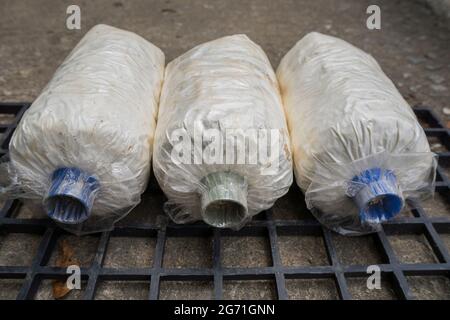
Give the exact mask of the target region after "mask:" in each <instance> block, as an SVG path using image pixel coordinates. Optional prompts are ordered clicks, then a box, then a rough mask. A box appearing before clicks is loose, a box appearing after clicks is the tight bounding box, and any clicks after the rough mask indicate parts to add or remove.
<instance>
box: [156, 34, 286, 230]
mask: <svg viewBox="0 0 450 320" xmlns="http://www.w3.org/2000/svg"><path fill="white" fill-rule="evenodd" d="M153 160H154V171H155V176H156V178H157V180H158V182H159V184H160V186H161V188H162V189H163V191H164V192H165V194H166V195H167V197H168V198H169V201H168V202H167V203H166V204H165V211H166V212H167V213H168V214H169V216H170V217H171V218H172V219H173V220H174V221H175V222H177V223H186V222H191V221H196V220H204V221H205V222H206V223H208V224H210V225H212V226H215V227H229V228H233V229H239V228H240V227H242V226H243V225H244V224H245V223H246V222H247V221H249V220H250V219H251V217H252V216H253V215H255V214H257V213H258V212H261V211H263V210H266V209H268V208H270V207H271V206H272V205H273V203H274V202H275V200H276V199H278V198H279V197H281V196H282V195H284V194H285V193H286V192H287V191H288V188H289V186H290V185H291V183H292V164H291V155H290V146H289V137H288V132H287V126H286V123H285V118H284V114H283V109H282V105H281V98H280V95H279V91H278V83H277V80H276V77H275V74H274V72H273V69H272V67H271V65H270V62H269V60H268V59H267V56H266V55H265V53H264V52H263V51H262V49H261V48H260V47H259V46H258V45H256V44H255V43H254V42H252V41H251V40H250V39H248V38H247V37H246V36H245V35H234V36H228V37H224V38H220V39H217V40H215V41H211V42H207V43H204V44H202V45H199V46H197V47H195V48H193V49H192V50H190V51H188V52H187V53H185V54H183V55H182V56H180V57H178V58H177V59H175V60H174V61H172V62H171V63H169V65H168V66H167V68H166V72H165V78H164V85H163V89H162V93H161V103H160V110H159V115H158V125H157V129H156V139H155V152H154V155H153Z"/></svg>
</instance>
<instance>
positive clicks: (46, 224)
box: [0, 103, 450, 299]
mask: <svg viewBox="0 0 450 320" xmlns="http://www.w3.org/2000/svg"><path fill="white" fill-rule="evenodd" d="M29 105H30V104H29V103H1V104H0V146H1V148H0V155H4V154H6V153H7V149H8V144H9V140H10V138H11V134H12V133H13V131H14V129H15V127H16V125H17V122H18V121H19V120H20V118H21V116H22V115H23V113H24V111H25V110H26V109H27V108H28V107H29ZM414 111H415V113H416V115H417V117H418V118H419V120H420V121H421V123H422V125H423V127H424V129H425V132H426V134H427V136H428V137H429V138H430V140H431V141H433V143H434V144H435V145H436V146H437V147H438V148H440V149H439V150H437V152H438V153H439V167H438V172H437V184H436V192H437V193H438V194H440V195H441V198H442V199H444V201H448V200H449V199H450V191H449V190H450V177H449V174H448V172H449V168H450V152H448V151H449V150H450V137H449V130H448V129H446V128H445V127H444V126H443V125H442V123H440V122H439V120H438V119H437V117H436V116H435V115H434V114H433V113H432V112H431V111H429V110H427V109H426V108H422V107H418V108H415V109H414ZM446 172H447V174H446ZM144 198H146V199H147V201H144V202H143V203H141V205H140V209H139V210H140V211H141V213H143V214H144V215H147V216H150V215H152V216H154V217H156V218H155V219H153V220H154V221H150V222H139V221H137V222H136V220H135V219H133V217H134V215H135V214H134V213H133V212H132V213H131V214H130V215H129V216H128V217H127V218H125V219H124V220H123V221H122V222H120V223H119V224H118V225H117V227H116V228H115V230H114V231H112V232H103V233H101V234H99V235H97V239H98V242H97V244H96V251H95V252H94V254H93V258H92V261H91V263H90V264H88V265H85V266H82V268H81V276H82V280H83V288H82V289H83V290H82V293H80V294H79V298H82V299H94V298H95V297H96V292H97V291H98V287H99V286H100V285H101V283H102V282H103V281H121V283H125V284H129V285H131V286H132V285H133V284H135V283H139V285H142V283H144V286H147V291H146V294H145V296H144V298H147V299H159V298H162V297H161V294H160V292H161V290H160V289H161V284H162V283H163V282H164V283H166V282H168V281H169V282H170V281H177V283H179V282H178V281H181V282H189V283H192V282H193V283H194V284H195V283H196V282H198V283H205V282H207V283H209V284H210V289H211V293H210V296H208V297H210V298H212V299H223V298H229V295H228V294H225V293H224V292H225V288H226V287H227V286H228V284H229V283H230V282H233V281H235V280H237V281H241V282H243V283H245V282H246V281H255V280H265V281H269V282H271V283H272V284H273V286H272V289H273V291H274V292H273V297H274V298H278V299H289V298H292V297H294V296H295V294H294V295H293V294H292V290H291V288H290V285H288V283H290V282H292V281H294V282H295V281H296V280H295V279H303V280H305V281H306V284H307V285H306V286H307V287H308V286H309V285H308V283H309V282H308V281H315V280H316V279H317V280H318V281H319V282H320V281H321V280H327V281H331V283H332V285H333V286H334V287H335V289H336V298H340V299H352V298H360V296H359V295H358V294H353V291H352V288H351V286H350V284H351V283H352V281H353V280H354V279H360V278H364V279H366V278H367V277H368V275H367V273H366V270H367V265H368V263H356V264H354V263H351V262H348V261H346V259H343V258H342V257H341V256H342V254H343V253H342V252H341V251H342V250H340V248H339V246H338V245H337V243H336V239H335V237H336V235H334V234H333V233H332V232H330V231H329V230H327V229H325V228H323V227H322V226H321V225H320V224H319V223H318V222H317V221H316V220H315V219H313V217H312V216H311V215H310V213H309V212H308V210H307V209H306V207H305V203H304V200H303V195H302V194H301V191H300V190H299V189H298V188H297V187H296V186H293V187H292V188H291V190H290V192H289V194H288V195H286V196H285V197H283V198H282V199H280V200H279V201H278V202H277V204H276V205H275V207H274V208H272V209H271V210H268V211H265V212H262V213H261V214H259V215H257V216H256V217H255V218H254V220H253V221H252V222H250V223H249V224H248V225H247V226H245V227H244V228H243V229H242V230H240V231H238V232H233V231H229V230H219V229H213V228H211V227H209V226H207V225H205V224H203V223H196V224H191V225H175V224H173V223H172V222H170V221H168V219H166V218H164V217H165V216H164V214H163V212H162V203H163V200H164V196H163V194H162V192H161V190H160V189H159V187H158V186H157V184H156V183H155V181H154V180H152V181H151V183H150V185H149V189H148V190H147V192H146V193H145V195H144ZM156 198H158V199H157V200H155V201H154V203H152V205H148V203H149V202H152V201H153V200H152V199H156ZM155 203H156V204H155ZM21 206H22V203H21V202H20V201H18V200H14V201H7V202H5V203H4V205H3V208H2V209H1V211H0V255H1V254H2V253H1V246H2V244H1V241H2V240H1V239H2V237H5V236H8V235H11V234H25V235H27V236H28V235H29V236H33V235H37V236H39V237H40V240H39V241H38V245H36V246H37V248H35V250H34V252H35V253H34V255H32V256H31V257H30V259H29V260H28V263H27V264H26V265H20V266H17V265H2V264H1V263H0V283H1V281H2V280H5V279H19V280H20V281H19V285H18V287H17V295H15V294H14V296H15V298H16V299H33V298H35V296H36V294H37V291H38V289H39V287H40V285H41V283H42V282H43V281H48V280H51V279H65V277H67V274H66V270H65V268H59V267H54V266H49V260H50V259H51V257H52V255H54V251H56V250H57V242H58V239H59V238H60V237H61V236H63V235H65V234H66V233H65V232H64V231H62V230H60V229H59V228H58V227H56V226H55V225H54V223H53V222H52V221H51V220H49V219H46V218H42V219H40V218H39V219H36V218H31V219H29V218H21V217H20V215H19V216H17V212H18V211H19V210H20V208H21ZM431 210H435V209H433V208H432V209H431ZM442 210H444V212H441V213H442V214H441V215H439V214H434V213H435V212H430V210H426V209H424V205H423V204H421V203H417V202H409V203H408V212H407V214H402V215H400V216H399V217H398V218H396V219H394V220H392V221H391V222H388V223H386V224H384V227H383V230H382V231H380V232H378V233H375V234H373V235H370V236H368V237H365V238H366V239H369V240H370V241H371V243H372V244H373V246H374V248H373V250H376V251H377V252H378V254H379V257H380V258H379V259H380V261H379V263H377V265H378V266H379V267H380V269H381V273H382V279H387V280H388V281H389V283H390V287H391V291H392V292H393V293H394V294H395V297H396V298H398V299H414V298H415V295H414V292H413V289H412V287H411V283H410V281H409V278H410V277H414V276H422V277H440V278H441V279H444V280H445V281H449V279H450V254H449V251H450V249H449V247H448V246H449V244H448V243H449V241H448V239H450V238H449V236H450V212H449V209H448V206H447V207H444V209H442ZM155 211H156V212H155ZM417 235H420V236H422V237H424V241H426V242H427V248H429V250H430V251H431V252H430V254H431V255H432V256H433V259H432V260H430V261H427V260H425V261H413V263H409V262H410V261H407V259H406V261H405V257H404V256H402V255H404V254H403V253H401V252H400V253H399V250H398V248H397V247H396V246H395V245H393V244H392V241H391V237H395V236H400V237H402V236H406V238H407V237H408V236H417ZM311 236H312V237H313V238H315V239H320V240H321V241H320V242H321V246H323V252H324V255H325V261H322V262H317V263H314V261H313V262H311V261H309V262H307V263H303V264H302V263H299V265H296V264H295V262H294V263H290V262H289V261H290V260H289V259H291V260H292V259H293V258H295V254H296V252H297V253H301V252H302V250H304V248H302V247H299V246H296V245H292V244H291V247H288V250H287V253H286V246H283V247H281V246H280V240H281V239H282V238H286V237H287V238H289V237H290V238H294V239H296V238H298V239H303V238H304V237H306V238H308V237H311ZM114 237H132V238H133V239H135V238H139V239H151V243H152V244H154V247H153V248H152V250H151V253H150V252H145V254H151V255H152V259H151V260H152V262H151V263H149V264H148V265H144V266H139V267H120V266H119V267H107V266H104V260H105V256H106V252H107V249H108V246H109V245H110V243H111V241H113V240H114ZM176 237H188V238H191V237H192V238H202V239H210V240H208V241H211V242H212V244H211V252H204V254H205V255H209V256H208V257H209V261H210V265H209V266H205V267H203V266H199V267H197V266H195V267H189V266H188V267H170V266H165V265H164V264H163V260H164V257H165V254H168V253H169V252H168V250H170V248H168V247H167V242H168V241H171V240H172V239H174V238H176ZM235 237H241V238H244V237H256V238H258V239H264V241H267V243H268V252H269V255H270V263H268V265H267V266H259V265H258V266H251V265H250V266H248V267H239V266H237V267H236V266H226V265H224V264H223V260H224V259H227V258H229V257H227V256H226V255H227V254H229V253H227V252H226V251H225V250H223V243H224V241H228V239H230V238H232V239H236V238H235ZM359 239H360V238H351V239H349V240H348V241H352V242H353V243H355V244H356V247H358V243H359V242H358V241H360V240H359ZM407 243H408V242H405V243H404V245H405V246H406V247H407V246H408V245H407ZM410 249H411V248H410ZM412 249H413V250H414V248H412ZM22 250H23V252H18V254H22V253H24V252H26V251H27V250H30V252H31V251H32V250H31V248H29V247H28V246H27V245H25V246H24V247H23V248H22ZM130 250H131V249H130ZM310 251H311V250H310ZM400 251H401V250H400ZM30 252H28V253H30ZM313 253H314V252H313ZM143 254H144V252H143ZM193 254H194V252H193ZM344 254H345V255H347V256H348V255H349V254H350V256H351V255H353V254H355V255H357V254H358V253H357V252H355V253H353V252H344ZM233 255H234V253H233ZM286 255H287V256H286ZM406 255H407V253H406ZM237 256H238V255H237ZM286 260H287V261H288V263H285V262H286ZM313 260H314V259H313ZM347 260H348V259H347ZM0 261H2V260H0ZM291 262H292V261H291ZM300 281H301V280H300ZM313 283H314V282H313ZM311 286H315V285H314V284H312V285H311ZM181 288H183V286H182V285H181ZM227 288H228V287H227ZM242 288H245V287H242ZM306 290H309V289H308V288H306ZM326 290H327V289H325V291H326ZM333 290H334V289H333ZM244 291H245V289H244ZM311 295H312V296H314V293H312V294H311V293H310V295H309V296H308V295H307V296H306V297H310V296H311ZM202 297H204V296H202ZM245 297H246V298H252V297H251V296H245ZM141 298H142V297H141ZM191 298H192V297H191ZM256 298H258V297H256Z"/></svg>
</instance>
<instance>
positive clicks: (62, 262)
mask: <svg viewBox="0 0 450 320" xmlns="http://www.w3.org/2000/svg"><path fill="white" fill-rule="evenodd" d="M73 256H74V251H73V248H72V247H71V246H70V244H69V242H68V241H67V239H63V241H61V242H60V243H59V250H58V256H57V257H56V266H57V267H60V268H67V267H68V266H70V265H74V264H78V261H77V260H76V259H75V258H74V257H73ZM52 285H53V297H54V298H55V299H61V298H64V297H65V296H66V295H67V294H68V293H69V292H70V291H71V290H72V289H69V288H68V287H67V284H66V279H62V280H54V281H53V283H52Z"/></svg>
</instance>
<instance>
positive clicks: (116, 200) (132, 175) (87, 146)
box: [0, 25, 164, 234]
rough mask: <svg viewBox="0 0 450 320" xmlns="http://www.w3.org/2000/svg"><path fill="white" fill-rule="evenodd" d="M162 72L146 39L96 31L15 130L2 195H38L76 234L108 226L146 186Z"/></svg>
mask: <svg viewBox="0 0 450 320" xmlns="http://www.w3.org/2000/svg"><path fill="white" fill-rule="evenodd" d="M163 75H164V54H163V53H162V51H161V50H160V49H158V48H157V47H155V46H154V45H152V44H151V43H150V42H148V41H146V40H145V39H143V38H141V37H139V36H138V35H136V34H134V33H131V32H127V31H123V30H120V29H116V28H113V27H109V26H106V25H98V26H95V27H94V28H92V29H91V30H90V31H89V32H87V34H86V35H85V36H84V37H83V39H82V40H81V41H80V42H79V43H78V45H77V46H76V47H75V48H74V49H73V50H72V52H71V53H70V54H69V56H68V57H67V58H66V59H65V60H64V62H63V63H62V64H61V65H60V66H59V68H58V70H57V71H56V72H55V74H54V76H53V78H52V79H51V80H50V82H49V83H48V84H47V86H46V87H45V88H44V90H43V91H42V93H41V94H40V95H39V97H38V98H37V99H36V100H35V101H34V103H33V104H32V105H31V107H30V108H29V109H28V110H27V111H26V112H25V114H24V116H23V118H22V120H21V121H20V123H19V125H18V126H17V129H16V130H15V132H14V135H13V137H12V139H11V142H10V145H9V152H10V161H9V162H6V163H3V164H2V170H3V178H4V179H3V180H4V181H3V183H2V188H1V189H0V194H1V195H2V196H3V197H13V198H28V199H34V200H39V201H42V202H43V204H44V207H45V210H46V212H47V214H48V216H50V217H51V218H52V219H54V220H55V221H57V222H58V223H59V224H60V225H61V226H62V227H63V228H65V229H67V230H69V231H71V232H74V233H77V234H84V233H90V232H97V231H104V230H109V229H112V228H113V225H114V223H115V222H116V221H117V220H119V219H120V218H122V217H123V216H124V215H126V214H127V213H128V212H129V211H130V210H131V209H132V208H134V207H135V206H136V205H137V204H138V203H139V201H140V196H141V194H142V193H143V191H144V190H145V187H146V185H147V181H148V177H149V173H150V161H151V155H152V145H153V136H154V130H155V127H156V116H157V111H158V109H157V107H158V99H159V94H160V89H161V83H162V79H163ZM5 180H7V181H5Z"/></svg>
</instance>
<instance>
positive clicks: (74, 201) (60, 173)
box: [44, 168, 100, 224]
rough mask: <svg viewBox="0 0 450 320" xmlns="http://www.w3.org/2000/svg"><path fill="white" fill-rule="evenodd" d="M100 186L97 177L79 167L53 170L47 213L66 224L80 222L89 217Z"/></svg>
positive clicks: (45, 200)
mask: <svg viewBox="0 0 450 320" xmlns="http://www.w3.org/2000/svg"><path fill="white" fill-rule="evenodd" d="M99 187H100V184H99V182H98V181H97V179H96V178H95V177H94V176H92V175H90V174H88V173H86V172H84V171H82V170H80V169H78V168H59V169H57V170H55V171H54V172H53V175H52V183H51V186H50V189H49V191H48V194H47V197H46V198H45V199H44V206H45V208H46V211H47V215H48V216H49V217H50V218H52V219H54V220H56V221H58V222H60V223H65V224H78V223H81V222H83V221H85V220H86V219H88V218H89V216H90V215H91V211H92V206H93V204H94V199H95V196H96V195H97V192H98V189H99Z"/></svg>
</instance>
